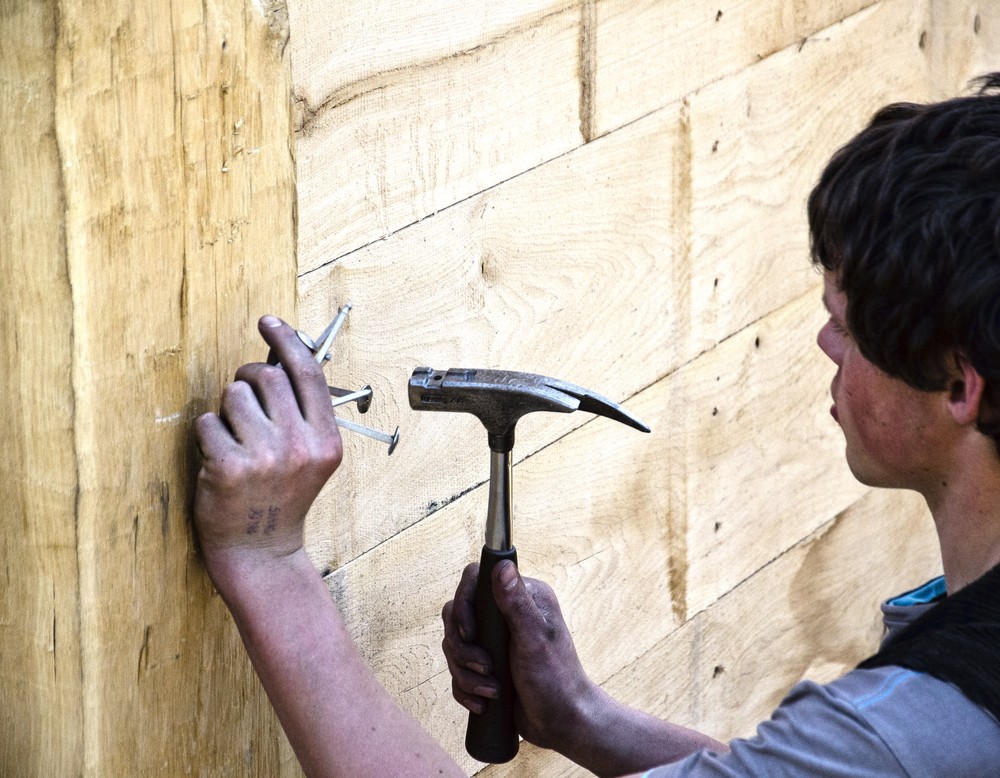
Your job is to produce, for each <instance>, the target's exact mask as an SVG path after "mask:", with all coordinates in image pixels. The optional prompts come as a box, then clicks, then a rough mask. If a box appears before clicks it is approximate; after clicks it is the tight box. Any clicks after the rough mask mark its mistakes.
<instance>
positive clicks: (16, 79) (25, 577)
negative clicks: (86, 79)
mask: <svg viewBox="0 0 1000 778" xmlns="http://www.w3.org/2000/svg"><path fill="white" fill-rule="evenodd" d="M56 30H57V24H56V13H55V7H54V4H53V3H30V4H29V3H21V4H18V6H17V7H16V8H12V9H5V11H4V12H3V13H0V40H3V41H7V42H8V43H9V42H10V41H17V45H3V46H0V103H2V105H3V110H2V111H0V179H2V180H3V182H4V184H3V186H4V193H3V195H2V196H0V224H3V225H4V226H3V229H2V230H0V267H2V268H3V275H4V282H3V283H4V287H3V288H4V294H3V295H2V296H0V332H3V333H4V342H3V346H2V347H0V394H2V396H3V402H0V429H3V431H4V433H3V434H4V456H3V457H2V458H0V503H2V504H3V506H4V510H3V512H2V513H0V559H2V560H3V565H4V579H3V581H4V582H3V585H2V586H0V613H2V614H3V615H2V616H0V656H2V657H3V666H2V670H0V707H2V708H3V709H4V711H6V713H5V716H4V734H3V737H2V738H0V774H2V775H5V776H12V777H14V776H22V775H23V776H34V775H79V774H81V771H82V759H81V724H82V718H83V710H82V705H81V694H80V690H81V683H80V641H79V616H78V612H77V602H78V591H77V575H76V571H77V555H76V542H75V530H74V526H73V511H74V505H75V500H76V491H77V467H76V462H75V459H74V457H73V411H74V409H73V393H72V388H71V386H70V382H69V371H70V365H71V356H70V351H71V346H72V335H71V332H72V321H71V318H70V313H71V306H70V285H69V278H68V275H67V268H66V244H65V239H64V232H63V226H62V207H63V202H62V199H61V197H60V196H59V195H60V175H61V170H60V160H59V149H58V148H57V146H56V143H55V89H54V86H55V75H56V74H55V60H54V58H53V56H52V55H53V49H54V47H55V40H56Z"/></svg>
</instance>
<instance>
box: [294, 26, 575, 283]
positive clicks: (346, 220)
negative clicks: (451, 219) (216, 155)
mask: <svg viewBox="0 0 1000 778" xmlns="http://www.w3.org/2000/svg"><path fill="white" fill-rule="evenodd" d="M578 23H579V12H578V11H577V10H576V9H573V8H571V9H568V10H566V11H563V12H560V13H554V14H552V15H549V16H545V17H542V18H540V19H539V20H538V21H537V23H535V24H532V25H530V26H527V27H523V28H516V29H515V30H513V31H512V32H511V34H510V35H506V36H503V37H501V38H498V39H496V40H494V41H490V42H489V43H488V44H487V45H482V46H477V47H473V48H472V49H469V50H462V51H460V52H454V55H453V56H447V57H444V58H441V59H438V60H435V61H432V62H429V63H426V64H419V65H413V66H409V67H405V68H402V69H400V70H391V71H386V72H384V73H380V74H379V75H378V76H376V77H374V78H373V80H371V81H362V82H356V83H355V84H353V85H352V86H351V87H350V88H348V89H347V90H346V92H345V93H344V94H341V95H339V96H338V98H337V100H336V101H335V103H334V104H331V105H328V106H327V107H326V108H324V109H323V110H322V111H321V112H319V113H317V114H316V115H315V116H314V117H312V118H311V119H310V120H309V121H308V122H307V123H306V124H305V125H304V126H303V128H302V130H301V131H300V132H299V135H298V152H297V153H298V160H299V164H298V187H299V237H300V243H299V247H300V248H299V268H300V272H308V271H310V270H314V269H316V268H318V267H321V266H322V265H324V264H326V263H329V262H332V261H334V260H335V259H337V258H338V257H340V256H341V255H343V254H345V253H347V252H348V251H351V250H353V249H356V248H358V247H359V246H362V245H366V244H368V243H371V242H373V241H376V240H379V239H380V238H383V237H385V236H387V235H390V234H392V233H393V232H396V231H397V230H399V229H401V228H402V227H404V226H406V225H408V224H411V223H413V222H415V221H417V220H419V219H422V218H424V217H425V216H427V215H429V214H432V213H435V212H436V211H438V210H440V209H443V208H445V207H447V206H449V205H451V204H453V203H455V202H457V201H459V200H462V199H464V198H467V197H470V196H472V195H474V194H476V193H477V192H480V191H482V190H483V189H486V188H487V187H490V186H493V185H495V184H496V183H498V182H500V181H503V180H506V179H508V178H511V177H512V176H515V175H518V174H520V173H522V172H524V171H525V170H527V169H529V168H532V167H534V166H536V165H538V164H540V163H542V162H545V161H547V160H550V159H553V158H554V157H557V156H559V155H560V154H563V153H565V152H566V151H569V150H570V149H572V148H575V147H576V146H578V145H580V142H581V135H580V129H579V121H578V112H577V104H578V102H579V88H578V81H577V78H576V67H577V65H576V62H577V39H578V35H579V24H578Z"/></svg>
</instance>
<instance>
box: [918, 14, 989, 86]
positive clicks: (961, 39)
mask: <svg viewBox="0 0 1000 778" xmlns="http://www.w3.org/2000/svg"><path fill="white" fill-rule="evenodd" d="M921 44H922V46H923V48H924V50H925V51H926V53H927V57H928V60H929V61H930V62H931V66H932V72H933V74H934V97H935V98H936V99H946V98H948V97H952V96H954V95H955V94H958V93H959V92H960V91H962V90H961V87H962V86H964V85H965V84H966V83H967V82H968V81H969V80H971V79H972V78H974V77H976V76H981V75H984V74H986V73H991V72H995V71H997V70H1000V8H997V6H996V4H988V3H977V2H973V1H972V0H932V2H931V4H930V9H929V14H928V20H927V33H926V35H925V36H924V38H923V40H922V41H921Z"/></svg>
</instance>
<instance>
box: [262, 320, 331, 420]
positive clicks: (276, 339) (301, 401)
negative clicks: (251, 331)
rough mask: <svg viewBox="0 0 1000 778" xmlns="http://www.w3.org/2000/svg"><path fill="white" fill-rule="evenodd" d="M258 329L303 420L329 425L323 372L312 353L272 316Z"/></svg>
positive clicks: (286, 326)
mask: <svg viewBox="0 0 1000 778" xmlns="http://www.w3.org/2000/svg"><path fill="white" fill-rule="evenodd" d="M257 326H258V329H259V330H260V334H261V337H262V338H263V339H264V341H265V342H266V343H267V345H268V346H270V347H271V348H272V349H273V350H274V354H275V357H276V358H277V360H278V361H279V362H280V363H281V366H282V367H283V368H284V371H285V372H286V373H287V375H288V380H289V382H290V384H291V387H292V389H293V391H294V393H295V397H296V399H297V401H298V405H299V408H300V410H301V413H302V416H303V417H304V418H305V419H306V420H308V421H310V422H314V421H317V420H321V419H330V420H331V421H332V420H333V417H334V414H333V410H332V409H331V407H330V392H329V390H328V389H327V385H326V379H325V378H324V376H323V368H322V367H321V366H320V365H318V364H316V360H315V359H313V355H312V352H311V351H309V349H308V348H307V347H306V346H305V344H304V343H302V341H301V340H299V336H298V335H296V334H295V330H294V329H292V328H291V327H290V326H288V324H286V323H285V322H283V321H281V319H278V318H277V317H275V316H263V317H261V320H260V322H259V323H258V325H257Z"/></svg>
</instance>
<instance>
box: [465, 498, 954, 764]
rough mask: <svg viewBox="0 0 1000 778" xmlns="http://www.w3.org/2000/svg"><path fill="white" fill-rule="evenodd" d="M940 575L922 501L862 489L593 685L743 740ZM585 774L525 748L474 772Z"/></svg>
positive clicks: (839, 665)
mask: <svg viewBox="0 0 1000 778" xmlns="http://www.w3.org/2000/svg"><path fill="white" fill-rule="evenodd" d="M940 570H941V567H940V555H939V551H938V546H937V538H936V535H935V533H934V529H933V524H932V522H931V520H930V517H929V515H928V513H927V509H926V506H925V505H924V503H923V500H922V499H921V498H920V497H918V496H917V495H915V494H913V493H911V492H895V491H881V490H874V491H871V492H869V493H868V494H866V496H865V497H864V498H863V499H862V500H860V501H859V502H858V503H856V504H855V505H854V506H852V507H851V508H850V509H849V510H847V511H845V512H844V513H843V514H841V515H839V516H837V517H836V518H834V519H832V520H831V521H829V522H827V523H826V524H824V525H823V526H822V527H820V528H819V529H818V530H817V531H816V532H814V533H812V534H811V535H809V536H808V537H806V538H805V539H803V541H802V542H801V543H799V544H797V545H796V546H795V547H794V548H792V549H790V550H789V551H788V552H787V553H786V554H783V555H782V556H780V557H778V558H777V559H775V560H774V562H772V563H771V564H769V565H768V566H767V567H765V568H764V569H762V570H761V571H760V572H758V573H757V574H756V575H754V576H753V577H751V578H750V579H748V580H747V581H746V582H744V583H742V584H740V586H738V587H737V588H736V589H734V590H733V591H732V592H730V593H729V594H728V595H726V596H725V597H724V598H722V599H721V600H719V602H717V603H715V604H714V605H713V606H711V607H710V608H708V609H707V610H705V611H704V612H702V613H701V614H699V615H698V616H696V617H695V618H693V619H691V620H690V621H689V622H687V623H686V624H685V625H684V626H683V627H681V628H680V629H677V630H676V631H674V632H672V633H671V634H670V635H668V636H667V637H666V638H664V639H663V640H662V641H661V642H660V643H658V644H657V645H656V646H655V647H654V648H652V649H651V650H650V651H648V652H647V653H646V654H645V655H643V657H642V658H641V659H640V660H639V661H637V662H635V663H634V664H632V665H629V666H626V667H623V668H622V669H621V670H620V671H619V672H617V673H615V674H614V675H613V676H612V677H611V678H609V679H607V681H606V682H604V684H603V685H604V687H605V688H606V689H607V690H608V691H609V692H610V693H611V694H612V695H613V696H615V697H616V698H617V699H619V700H622V701H624V702H626V703H627V704H630V705H633V706H635V707H637V708H639V709H641V710H645V711H647V712H649V713H651V714H653V715H655V716H660V717H661V718H664V719H666V720H668V721H674V722H677V723H680V724H684V725H687V726H691V727H694V728H696V729H699V730H701V731H703V732H707V733H709V734H711V735H713V736H715V737H717V738H720V739H722V740H729V739H731V738H733V737H742V736H748V735H752V734H753V731H754V728H755V726H756V724H757V723H758V722H760V721H763V720H764V719H766V718H767V717H768V716H769V715H770V713H771V711H772V710H773V709H774V708H775V707H776V706H777V705H778V704H779V703H780V701H781V699H782V698H783V697H784V695H785V693H786V692H787V691H788V690H789V689H790V688H791V686H792V685H794V684H795V683H797V682H798V681H800V680H802V679H803V678H810V679H812V680H815V681H817V682H819V683H825V682H827V681H829V680H832V679H833V678H835V677H837V676H839V675H841V674H842V673H843V672H846V671H847V670H849V669H850V668H851V667H853V666H854V665H855V664H856V663H857V662H858V661H860V660H861V659H863V658H864V657H865V656H867V655H869V654H871V653H872V652H873V651H874V649H875V647H877V645H878V641H879V639H880V637H881V634H882V627H881V621H880V619H879V618H878V610H877V605H878V603H879V602H880V601H881V600H883V599H885V598H887V597H890V596H892V595H894V594H896V593H899V592H901V591H905V590H906V589H909V588H912V587H913V586H916V585H919V584H920V583H922V582H923V581H925V580H927V579H929V578H931V577H933V576H934V575H937V574H939V573H940ZM750 614H753V615H752V617H751V616H750ZM641 618H642V619H643V620H646V617H645V615H644V614H643V615H642V616H641ZM581 629H583V630H593V629H600V622H597V623H595V624H589V625H584V626H582V627H581ZM612 639H613V637H612ZM588 774H589V773H586V772H585V771H583V770H582V769H580V768H579V767H577V766H576V765H573V764H572V763H571V762H569V761H567V760H566V759H564V758H563V757H561V756H559V755H558V754H555V753H553V752H551V751H542V750H540V749H536V748H533V747H531V746H530V745H527V744H522V752H521V755H520V756H519V757H518V759H517V761H515V762H513V763H511V764H510V765H499V766H495V767H491V768H488V769H486V770H484V771H482V772H481V773H480V775H483V776H490V778H494V777H495V778H499V776H528V775H547V776H548V775H552V776H557V775H558V776H582V775H588Z"/></svg>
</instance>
